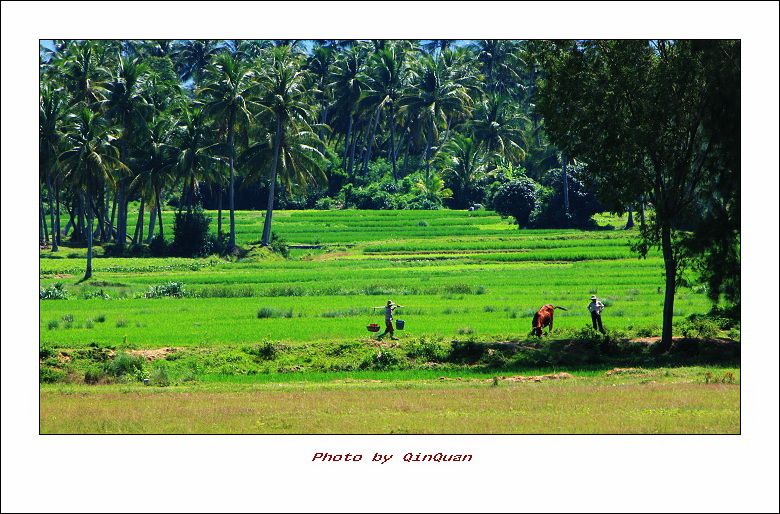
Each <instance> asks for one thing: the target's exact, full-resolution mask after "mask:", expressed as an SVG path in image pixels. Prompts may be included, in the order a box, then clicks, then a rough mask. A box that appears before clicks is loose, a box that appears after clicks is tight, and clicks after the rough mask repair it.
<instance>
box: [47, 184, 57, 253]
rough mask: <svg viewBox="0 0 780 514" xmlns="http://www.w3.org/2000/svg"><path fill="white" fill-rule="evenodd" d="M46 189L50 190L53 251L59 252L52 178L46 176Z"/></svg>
mask: <svg viewBox="0 0 780 514" xmlns="http://www.w3.org/2000/svg"><path fill="white" fill-rule="evenodd" d="M46 188H47V189H48V190H49V215H50V216H51V251H52V252H56V251H57V225H56V224H55V223H54V195H53V194H52V187H51V176H50V175H48V174H47V175H46Z"/></svg>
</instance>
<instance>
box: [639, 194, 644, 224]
mask: <svg viewBox="0 0 780 514" xmlns="http://www.w3.org/2000/svg"><path fill="white" fill-rule="evenodd" d="M639 226H640V227H642V230H644V229H645V195H641V196H640V197H639Z"/></svg>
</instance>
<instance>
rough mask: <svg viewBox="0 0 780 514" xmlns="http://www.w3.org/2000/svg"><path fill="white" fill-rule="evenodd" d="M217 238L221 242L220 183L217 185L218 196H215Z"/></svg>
mask: <svg viewBox="0 0 780 514" xmlns="http://www.w3.org/2000/svg"><path fill="white" fill-rule="evenodd" d="M217 240H218V241H220V244H222V243H221V241H222V184H220V185H219V197H218V198H217Z"/></svg>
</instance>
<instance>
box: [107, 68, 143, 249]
mask: <svg viewBox="0 0 780 514" xmlns="http://www.w3.org/2000/svg"><path fill="white" fill-rule="evenodd" d="M116 66H117V68H116V77H115V80H113V81H111V82H109V83H108V84H107V85H106V91H107V94H106V99H105V100H103V101H102V102H101V105H102V107H103V109H104V111H105V116H106V117H107V118H108V119H110V120H112V121H113V122H114V123H115V124H116V125H117V126H119V127H120V128H121V129H122V134H121V139H120V141H119V151H120V155H119V158H120V160H121V161H122V162H129V161H130V149H131V145H132V144H133V137H134V133H135V131H136V130H138V129H139V128H140V127H142V126H144V125H145V123H146V119H147V118H150V117H151V115H152V113H153V111H154V109H153V107H152V106H151V105H150V104H149V103H148V102H147V101H146V98H145V97H144V96H143V95H142V92H141V88H142V85H143V82H142V80H143V75H144V74H145V73H146V72H147V71H148V68H147V66H146V64H144V63H143V62H142V60H141V59H140V58H135V59H128V58H125V57H122V56H120V57H119V60H118V61H117V65H116ZM131 180H132V177H120V178H119V181H118V186H119V194H118V198H117V204H118V213H117V216H118V220H117V244H119V246H120V247H122V246H124V244H125V235H126V233H127V203H128V200H129V199H128V197H127V185H128V184H129V182H130V181H131Z"/></svg>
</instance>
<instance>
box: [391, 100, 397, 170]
mask: <svg viewBox="0 0 780 514" xmlns="http://www.w3.org/2000/svg"><path fill="white" fill-rule="evenodd" d="M390 154H391V155H390V158H391V159H392V161H393V182H398V172H397V171H396V168H395V116H393V104H390Z"/></svg>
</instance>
